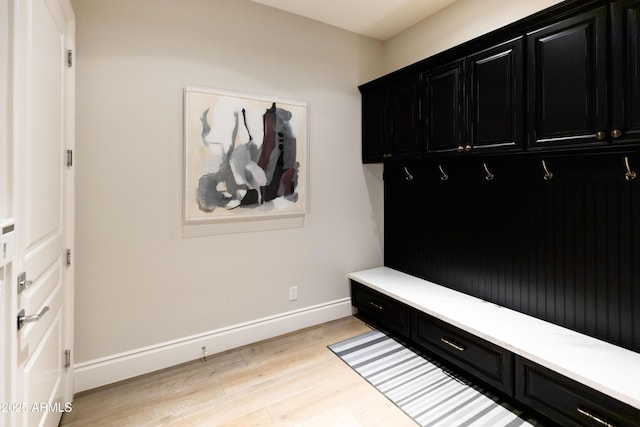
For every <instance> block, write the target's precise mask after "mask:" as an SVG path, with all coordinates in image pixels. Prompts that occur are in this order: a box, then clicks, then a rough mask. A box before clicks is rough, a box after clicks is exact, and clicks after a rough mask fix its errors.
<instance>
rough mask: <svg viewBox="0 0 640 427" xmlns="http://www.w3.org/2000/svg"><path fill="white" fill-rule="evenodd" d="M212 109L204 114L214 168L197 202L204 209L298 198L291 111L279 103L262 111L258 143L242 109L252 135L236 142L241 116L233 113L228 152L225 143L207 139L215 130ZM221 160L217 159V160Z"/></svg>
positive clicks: (201, 186) (204, 180) (200, 187)
mask: <svg viewBox="0 0 640 427" xmlns="http://www.w3.org/2000/svg"><path fill="white" fill-rule="evenodd" d="M208 113H209V109H206V110H205V111H204V112H203V113H202V116H201V119H200V120H201V122H202V141H203V144H204V145H205V147H206V148H207V149H208V150H209V152H211V153H212V155H211V156H210V159H208V161H209V162H213V163H214V164H210V165H208V167H209V168H210V169H212V170H213V171H212V172H207V173H204V174H203V175H202V176H201V177H200V179H199V181H198V189H197V194H196V198H197V203H198V208H199V209H200V210H201V211H203V212H207V213H209V212H213V211H214V210H215V209H217V208H225V209H234V208H237V207H238V206H243V207H247V208H256V207H260V209H261V210H263V211H268V210H273V209H274V203H273V201H274V200H275V199H276V198H278V197H280V198H283V199H285V200H288V201H290V202H293V203H295V202H296V201H297V200H298V193H297V191H296V189H297V186H298V170H299V167H300V164H299V163H298V162H297V161H296V137H295V135H294V133H293V130H292V128H291V124H290V121H291V118H292V114H291V112H290V111H287V110H285V109H283V108H278V107H277V106H276V104H275V103H273V104H272V105H271V108H268V109H266V111H265V113H264V115H263V131H264V137H263V141H262V145H261V146H260V147H258V146H257V145H256V144H255V142H254V140H253V137H252V136H251V131H250V129H249V127H248V126H247V122H246V111H245V109H242V118H243V124H244V128H245V129H246V132H247V135H248V141H247V142H246V143H242V144H239V145H238V146H237V147H236V146H235V142H236V138H237V137H238V133H239V127H240V118H239V113H238V112H234V128H233V131H232V134H231V135H230V138H231V145H230V147H229V150H228V152H225V149H224V144H222V143H220V142H209V141H208V140H207V136H208V135H209V133H210V132H211V126H210V125H209V122H208ZM216 162H217V164H215V163H216Z"/></svg>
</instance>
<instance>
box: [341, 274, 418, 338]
mask: <svg viewBox="0 0 640 427" xmlns="http://www.w3.org/2000/svg"><path fill="white" fill-rule="evenodd" d="M351 302H352V304H353V306H354V307H356V308H357V309H358V315H359V316H361V317H363V318H364V319H366V320H368V321H370V322H371V323H372V324H374V325H376V326H379V327H380V328H382V329H385V330H387V331H388V332H397V333H399V334H401V335H404V336H409V331H410V326H409V321H410V320H409V314H410V309H409V306H407V305H405V304H403V303H401V302H399V301H396V300H394V299H393V298H390V297H388V296H386V295H384V294H382V293H380V292H378V291H375V290H373V289H370V288H368V287H366V286H364V285H362V284H360V283H358V282H356V281H353V280H352V281H351Z"/></svg>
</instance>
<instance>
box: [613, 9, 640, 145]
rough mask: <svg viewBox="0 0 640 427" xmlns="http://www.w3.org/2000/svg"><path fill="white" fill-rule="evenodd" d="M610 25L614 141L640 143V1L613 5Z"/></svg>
mask: <svg viewBox="0 0 640 427" xmlns="http://www.w3.org/2000/svg"><path fill="white" fill-rule="evenodd" d="M611 22H612V34H611V41H612V43H611V49H612V52H611V72H612V75H611V83H612V95H611V114H612V117H611V130H612V133H611V137H612V139H613V142H614V143H622V142H639V141H640V0H619V1H616V2H614V3H613V4H612V6H611ZM616 131H619V133H618V132H616Z"/></svg>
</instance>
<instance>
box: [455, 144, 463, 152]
mask: <svg viewBox="0 0 640 427" xmlns="http://www.w3.org/2000/svg"><path fill="white" fill-rule="evenodd" d="M456 151H458V153H462V152H463V151H464V147H463V146H462V145H458V148H456Z"/></svg>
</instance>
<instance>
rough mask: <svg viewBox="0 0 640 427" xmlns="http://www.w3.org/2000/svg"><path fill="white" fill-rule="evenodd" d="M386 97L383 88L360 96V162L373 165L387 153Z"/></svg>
mask: <svg viewBox="0 0 640 427" xmlns="http://www.w3.org/2000/svg"><path fill="white" fill-rule="evenodd" d="M386 96H387V91H386V89H385V88H378V89H375V90H371V91H367V92H366V93H364V92H363V94H362V162H363V163H374V162H379V161H381V160H382V158H383V155H385V154H386V153H387V152H388V151H389V147H388V146H387V143H386V129H385V120H386Z"/></svg>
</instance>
